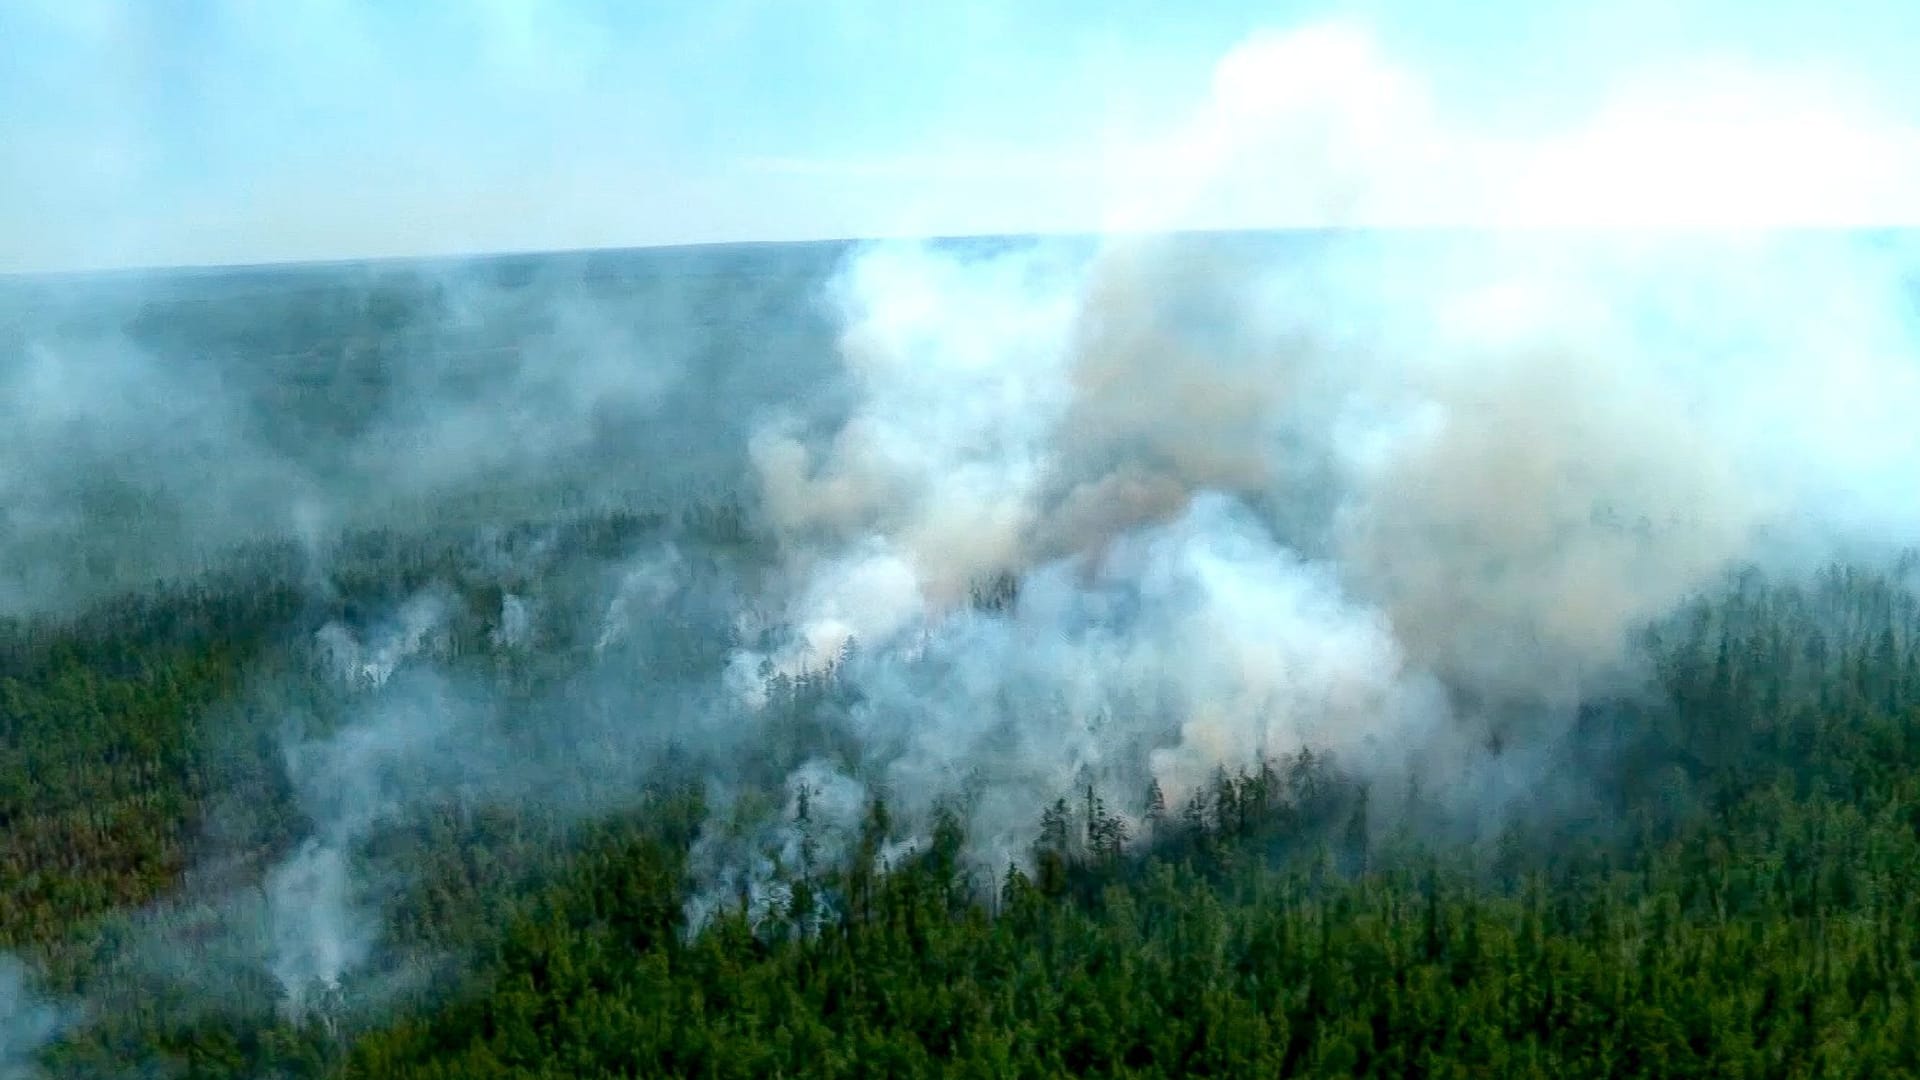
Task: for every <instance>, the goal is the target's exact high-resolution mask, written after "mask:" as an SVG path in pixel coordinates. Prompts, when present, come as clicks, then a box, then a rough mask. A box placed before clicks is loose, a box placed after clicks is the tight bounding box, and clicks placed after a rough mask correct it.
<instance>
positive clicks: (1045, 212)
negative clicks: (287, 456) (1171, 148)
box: [0, 0, 1920, 269]
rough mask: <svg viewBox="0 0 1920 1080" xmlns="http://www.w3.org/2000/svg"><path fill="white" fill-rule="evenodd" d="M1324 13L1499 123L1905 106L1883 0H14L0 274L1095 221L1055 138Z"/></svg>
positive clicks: (1107, 125)
mask: <svg viewBox="0 0 1920 1080" xmlns="http://www.w3.org/2000/svg"><path fill="white" fill-rule="evenodd" d="M1603 8H1604V13H1601V11H1602V9H1603ZM1329 15H1349V16H1353V17H1356V18H1360V19H1363V20H1364V21H1365V22H1366V24H1367V25H1369V26H1371V27H1372V29H1373V30H1374V31H1375V32H1376V33H1377V36H1378V38H1379V40H1380V42H1381V43H1382V47H1383V48H1385V49H1387V50H1389V51H1390V52H1391V53H1392V54H1393V56H1394V57H1395V58H1396V61H1397V62H1399V63H1403V64H1406V65H1409V66H1410V67H1411V68H1413V69H1415V70H1417V71H1418V72H1419V73H1420V75H1421V77H1422V78H1423V79H1424V80H1426V81H1427V82H1428V83H1430V84H1431V86H1432V88H1433V91H1434V93H1435V95H1436V96H1437V98H1438V99H1439V100H1441V101H1442V102H1443V103H1444V104H1445V105H1446V106H1447V107H1448V108H1449V109H1451V110H1452V111H1453V112H1455V113H1456V114H1465V115H1470V116H1474V117H1478V118H1484V120H1485V122H1486V123H1487V124H1488V125H1489V126H1492V127H1499V126H1500V125H1519V126H1521V127H1525V126H1527V125H1535V126H1545V127H1548V128H1550V127H1551V126H1552V125H1553V124H1554V123H1556V122H1557V119H1556V118H1557V117H1558V116H1559V115H1561V114H1566V115H1573V114H1576V113H1578V112H1579V111H1580V110H1581V109H1582V108H1587V107H1590V106H1591V104H1592V103H1593V102H1595V101H1598V100H1600V99H1602V98H1603V97H1604V96H1605V94H1606V93H1607V91H1608V88H1609V86H1611V85H1612V83H1613V82H1614V80H1615V79H1616V78H1617V77H1618V76H1619V74H1620V73H1621V72H1623V71H1629V70H1632V69H1634V68H1635V67H1637V66H1640V65H1644V64H1649V63H1657V62H1661V61H1662V60H1664V59H1668V58H1671V57H1675V56H1693V55H1703V54H1722V53H1729V54H1739V55H1742V56H1746V57H1749V58H1758V59H1759V60H1760V61H1761V62H1765V63H1772V62H1780V63H1787V62H1796V61H1799V60H1804V59H1813V60H1818V61H1821V62H1824V63H1826V64H1828V65H1830V66H1834V67H1836V68H1840V69H1844V70H1847V71H1849V72H1851V73H1853V74H1854V75H1856V76H1857V77H1858V78H1859V79H1860V80H1861V81H1862V82H1863V83H1865V84H1868V85H1871V86H1873V87H1875V91H1874V92H1875V93H1876V94H1877V95H1878V96H1879V97H1880V99H1881V100H1882V101H1884V102H1893V103H1894V107H1895V108H1896V109H1898V108H1903V107H1904V105H1903V103H1904V102H1909V101H1920V77H1916V76H1915V75H1912V74H1909V72H1908V71H1906V70H1904V69H1905V68H1910V67H1911V66H1912V65H1911V62H1910V57H1911V55H1912V51H1913V49H1914V47H1915V45H1916V44H1920V5H1914V4H1910V3H1906V2H1902V0H1864V2H1863V0H1854V2H1850V3H1847V4H1844V5H1831V6H1826V5H1817V4H1814V3H1793V4H1779V3H1776V4H1765V3H1754V4H1742V3H1737V2H1732V0H1726V2H1713V3H1695V4H1686V3H1657V2H1652V0H1634V2H1631V3H1609V4H1605V5H1600V4H1552V3H1522V2H1519V0H1498V2H1480V3H1474V4H1464V3H1463V4H1440V3H1431V4H1428V3H1415V2H1409V0H1373V2H1371V3H1360V4H1348V5H1343V6H1329V5H1326V4H1305V3H1240V2H1230V0H1211V2H1198V0H1188V2H1183V3H1177V4H1176V3H1167V2H1164V0H1162V2H1147V0H1025V2H1020V0H976V2H972V3H951V4H948V3H937V2H926V3H901V2H898V0H881V2H871V3H869V2H864V0H821V2H815V3H803V2H797V0H796V2H791V3H779V2H774V0H718V2H716V3H712V4H695V3H674V4H665V3H649V2H645V0H634V2H620V0H545V2H536V0H257V2H245V0H201V2H195V0H179V2H160V0H125V2H114V0H11V2H9V3H6V4H0V198H3V199H4V203H3V205H0V269H33V268H47V267H67V266H90V265H155V264H173V263H204V262H228V261H272V260H281V259H304V258H329V257H350V256H357V255H379V254H404V253H425V252H447V251H476V250H503V249H531V248H548V247H577V246H618V245H627V244H644V243H662V242H666V243H673V242H688V241H704V240H738V239H755V238H765V239H784V238H798V237H811V236H842V235H848V234H866V235H872V234H881V233H897V232H901V231H935V232H944V233H956V232H976V231H999V230H1006V229H1059V230H1077V229H1084V228H1089V227H1093V226H1095V225H1097V224H1099V221H1100V218H1099V216H1098V214H1097V213H1095V212H1094V208H1093V207H1092V206H1091V202H1092V201H1093V200H1091V199H1090V196H1089V194H1088V191H1087V186H1086V179H1085V176H1084V174H1083V172H1081V171H1078V169H1077V167H1076V165H1075V164H1074V163H1075V162H1079V161H1084V160H1085V159H1084V157H1076V155H1078V154H1080V153H1081V152H1082V151H1087V150H1091V149H1092V148H1094V147H1096V146H1097V145H1099V144H1100V142H1101V140H1102V139H1111V138H1119V139H1122V140H1127V139H1132V138H1134V137H1136V136H1141V135H1143V134H1148V133H1154V132H1161V131H1165V130H1167V129H1169V128H1172V127H1177V126H1178V125H1179V124H1181V123H1182V118H1183V117H1187V116H1190V115H1191V114H1192V113H1193V110H1195V109H1196V108H1198V107H1200V105H1201V104H1202V103H1203V102H1204V100H1205V99H1206V96H1207V92H1208V85H1209V78H1210V73H1211V71H1212V70H1213V68H1214V65H1215V64H1216V63H1217V62H1218V61H1219V60H1220V58H1221V57H1222V56H1223V55H1225V54H1226V53H1227V52H1228V51H1229V50H1230V49H1232V48H1233V47H1234V46H1235V45H1236V43H1238V42H1241V41H1243V40H1244V39H1246V38H1247V36H1248V35H1249V34H1252V33H1254V32H1255V31H1258V30H1261V29H1268V30H1281V31H1284V30H1286V29H1287V28H1289V27H1292V26H1297V25H1300V24H1303V23H1307V22H1310V21H1313V20H1316V19H1321V18H1324V17H1326V16H1329Z"/></svg>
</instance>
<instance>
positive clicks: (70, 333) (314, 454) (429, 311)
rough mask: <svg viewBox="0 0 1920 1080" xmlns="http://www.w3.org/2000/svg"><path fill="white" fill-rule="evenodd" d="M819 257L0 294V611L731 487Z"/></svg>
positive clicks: (712, 255) (737, 256)
mask: <svg viewBox="0 0 1920 1080" xmlns="http://www.w3.org/2000/svg"><path fill="white" fill-rule="evenodd" d="M833 256H834V251H833V249H832V248H823V249H803V250H799V251H772V252H755V251H753V250H751V249H744V250H741V249H723V250H718V251H697V252H682V253H677V254H676V253H659V254H653V255H649V256H636V255H632V254H628V255H607V256H598V257H596V256H577V257H570V258H556V259H549V260H544V261H542V260H534V261H532V262H528V261H526V260H502V261H495V262H485V261H482V262H479V263H474V264H448V265H445V266H433V265H404V266H389V267H378V266H376V267H361V268H286V269H277V270H259V271H208V272H201V273H199V274H189V275H184V276H183V275H173V276H165V275H162V276H159V277H156V278H148V277H146V276H144V275H134V276H131V277H123V278H111V277H110V278H101V279H75V280H72V281H68V282H66V283H64V284H62V283H61V282H59V281H58V280H56V279H46V280H28V281H22V282H14V283H11V284H8V285H0V411H3V412H4V414H5V415H6V416H7V418H8V423H7V425H5V427H4V430H0V500H4V501H0V614H14V615H18V614H31V613H60V612H63V611H70V610H72V609H74V608H75V607H77V606H80V605H82V604H84V603H86V602H87V601H89V600H91V599H95V598H98V597H99V596H101V595H102V594H104V593H106V592H108V591H111V590H112V589H116V588H126V587H130V586H136V585H139V584H142V583H144V582H146V581H148V580H150V579H152V578H155V577H162V576H180V575H186V574H191V573H194V572H197V571H198V570H199V569H201V568H202V567H204V566H206V565H208V564H210V563H213V562H216V561H218V560H219V559H220V558H222V557H223V556H224V555H225V554H226V552H227V551H228V549H231V548H232V547H233V546H235V545H237V544H241V543H245V542H251V541H260V540H276V539H283V538H296V539H300V540H301V541H302V542H303V543H305V544H306V545H307V546H308V547H309V548H310V549H312V551H313V557H314V558H315V559H316V560H318V561H319V562H324V561H325V559H326V556H325V553H324V552H323V551H320V550H319V547H320V546H323V545H324V544H325V543H326V539H327V538H328V537H330V536H333V535H335V534H337V533H339V532H340V531H342V530H345V529H352V528H379V527H392V526H400V527H407V528H410V527H412V526H413V525H414V524H415V523H417V522H419V521H422V520H431V521H435V522H438V523H443V524H456V525H457V524H463V523H464V524H471V523H474V522H476V521H478V522H486V521H499V520H506V521H512V520H516V519H518V518H521V517H538V516H541V515H545V514H551V513H553V512H554V511H555V508H556V507H557V506H560V505H576V506H578V505H633V504H639V505H642V506H647V505H656V506H657V505H668V504H672V503H678V502H683V501H685V500H686V499H688V498H692V497H704V498H713V497H715V496H716V495H717V494H718V493H724V492H727V491H732V490H737V489H738V488H739V487H740V486H741V485H742V483H743V481H744V477H745V475H746V474H745V468H744V465H743V464H742V453H741V449H740V448H741V446H742V445H743V444H744V442H745V435H744V430H745V428H744V426H745V425H748V424H750V423H751V422H752V417H753V416H754V414H755V412H756V410H757V409H759V408H761V407H763V406H765V405H768V404H770V403H773V402H776V401H778V400H780V399H781V398H782V397H784V396H786V395H789V394H792V393H795V392H797V388H798V387H800V386H803V385H808V383H809V382H810V381H811V382H815V383H817V381H818V376H819V374H820V373H821V371H822V361H823V360H824V359H825V356H826V352H825V350H824V348H823V347H822V343H823V341H824V340H825V338H824V331H823V328H822V327H821V326H820V323H819V318H818V316H817V314H816V313H815V305H814V302H813V298H812V292H811V289H810V287H809V283H810V282H815V281H817V280H819V278H820V277H821V275H822V274H823V273H824V272H825V270H826V268H828V267H830V266H831V260H832V258H833Z"/></svg>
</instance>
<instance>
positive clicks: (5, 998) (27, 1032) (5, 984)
mask: <svg viewBox="0 0 1920 1080" xmlns="http://www.w3.org/2000/svg"><path fill="white" fill-rule="evenodd" d="M73 1020H74V1017H73V1016H72V1015H71V1014H70V1013H69V1011H68V1010H66V1009H63V1008H61V1007H59V1006H56V1005H54V1004H51V1003H49V1002H47V1001H46V1000H44V999H43V998H41V997H40V996H38V995H37V994H36V993H35V992H34V991H33V989H32V987H31V986H30V985H29V978H28V974H27V970H26V966H25V965H24V964H22V963H21V962H20V961H19V960H16V959H14V958H13V957H12V956H9V955H5V954H0V1080H32V1078H33V1077H36V1076H38V1075H40V1073H39V1070H38V1069H36V1068H35V1067H34V1065H33V1055H34V1052H35V1051H36V1050H38V1049H39V1048H40V1047H41V1046H44V1045H46V1044H47V1043H49V1042H51V1041H53V1039H54V1038H55V1037H56V1036H58V1035H59V1034H60V1032H61V1030H62V1029H64V1028H66V1027H67V1026H68V1025H69V1024H71V1023H72V1022H73Z"/></svg>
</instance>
